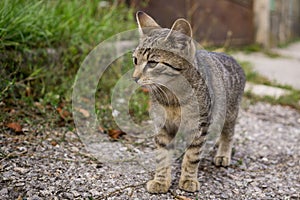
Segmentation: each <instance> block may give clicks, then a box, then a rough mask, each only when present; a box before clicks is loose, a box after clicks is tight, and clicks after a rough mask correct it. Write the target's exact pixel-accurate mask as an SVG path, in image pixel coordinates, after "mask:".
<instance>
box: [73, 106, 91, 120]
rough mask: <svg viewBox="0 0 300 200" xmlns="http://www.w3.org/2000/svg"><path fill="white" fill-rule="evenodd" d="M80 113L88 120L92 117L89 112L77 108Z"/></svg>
mask: <svg viewBox="0 0 300 200" xmlns="http://www.w3.org/2000/svg"><path fill="white" fill-rule="evenodd" d="M75 109H76V110H77V111H78V112H80V113H81V114H82V115H83V116H84V117H86V118H88V117H90V113H89V111H87V110H85V109H83V108H75Z"/></svg>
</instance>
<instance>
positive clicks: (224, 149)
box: [214, 119, 236, 167]
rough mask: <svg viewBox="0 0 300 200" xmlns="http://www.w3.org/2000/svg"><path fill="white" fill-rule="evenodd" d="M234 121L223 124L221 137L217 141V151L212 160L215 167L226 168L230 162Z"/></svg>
mask: <svg viewBox="0 0 300 200" xmlns="http://www.w3.org/2000/svg"><path fill="white" fill-rule="evenodd" d="M235 121H236V120H235V119H234V120H233V121H231V122H225V124H224V127H223V130H222V132H221V135H220V137H219V139H218V142H217V144H218V150H217V153H216V156H215V158H214V163H215V165H216V166H223V167H227V166H229V165H230V162H231V152H232V145H233V136H234V126H235Z"/></svg>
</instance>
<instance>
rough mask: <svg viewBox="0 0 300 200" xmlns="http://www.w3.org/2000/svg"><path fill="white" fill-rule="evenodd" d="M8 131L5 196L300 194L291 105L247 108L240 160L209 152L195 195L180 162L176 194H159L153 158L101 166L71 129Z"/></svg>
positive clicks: (1, 185)
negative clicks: (154, 191)
mask: <svg viewBox="0 0 300 200" xmlns="http://www.w3.org/2000/svg"><path fill="white" fill-rule="evenodd" d="M1 129H2V130H1V132H0V146H1V149H0V150H1V151H0V160H1V162H0V174H1V175H0V199H35V200H37V199H185V200H187V199H300V173H299V172H300V113H299V112H297V111H295V110H293V109H290V108H287V107H282V106H271V105H269V104H265V103H257V104H255V105H250V106H248V107H247V108H246V109H243V110H242V111H241V113H240V117H239V122H238V124H237V127H236V132H237V134H236V144H235V149H234V152H235V153H234V156H233V161H232V165H231V166H230V167H228V168H217V167H215V166H214V165H212V164H211V157H206V158H205V159H204V160H203V162H202V163H201V165H200V168H199V169H200V170H199V181H200V183H201V190H200V192H198V193H194V194H192V193H187V192H182V191H180V190H179V189H178V187H177V185H178V178H179V175H180V164H179V161H177V162H176V163H175V164H174V167H173V174H174V176H173V185H172V187H171V189H170V191H169V192H168V193H167V194H163V195H151V194H148V193H147V192H146V191H145V188H144V187H145V185H144V183H145V182H146V181H147V180H148V179H149V178H151V177H152V175H153V173H152V172H151V170H152V168H153V165H152V164H151V161H150V160H149V163H148V164H149V165H148V164H147V163H146V166H147V167H145V165H141V163H138V162H124V163H121V164H119V165H112V164H110V165H109V164H105V163H101V162H99V161H97V160H95V159H93V157H92V156H91V155H90V154H88V152H86V151H85V149H84V147H83V145H82V144H81V143H80V140H79V139H78V138H77V136H76V134H74V133H73V132H71V131H68V130H65V129H64V128H59V129H57V130H51V131H45V130H44V131H40V130H41V129H40V128H39V127H38V126H37V127H25V129H27V130H25V132H24V134H19V135H17V134H16V133H14V132H12V131H11V130H8V129H6V128H1ZM145 146H147V144H145ZM145 148H146V147H145ZM147 148H148V147H147ZM112 151H113V150H112Z"/></svg>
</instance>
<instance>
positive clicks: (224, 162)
mask: <svg viewBox="0 0 300 200" xmlns="http://www.w3.org/2000/svg"><path fill="white" fill-rule="evenodd" d="M230 162H231V158H230V156H229V157H228V156H218V155H217V156H216V157H215V159H214V163H215V165H216V166H218V167H219V166H222V167H227V166H229V165H230Z"/></svg>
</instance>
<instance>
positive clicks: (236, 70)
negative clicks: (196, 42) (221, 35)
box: [196, 50, 246, 90]
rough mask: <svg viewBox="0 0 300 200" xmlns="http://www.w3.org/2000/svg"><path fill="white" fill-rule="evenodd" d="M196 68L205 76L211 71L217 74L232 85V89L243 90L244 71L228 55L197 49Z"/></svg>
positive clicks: (227, 83)
mask: <svg viewBox="0 0 300 200" xmlns="http://www.w3.org/2000/svg"><path fill="white" fill-rule="evenodd" d="M196 58H197V65H198V69H199V70H200V71H201V72H202V74H205V75H206V76H211V73H214V74H218V76H217V77H220V78H222V81H223V82H224V83H225V84H226V85H228V87H232V89H233V88H234V89H237V90H243V89H244V86H245V82H246V78H245V73H244V70H243V69H242V67H241V66H240V65H239V64H238V63H237V61H236V60H235V59H234V58H233V57H232V56H230V55H227V54H225V53H218V52H209V51H205V50H197V53H196Z"/></svg>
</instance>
